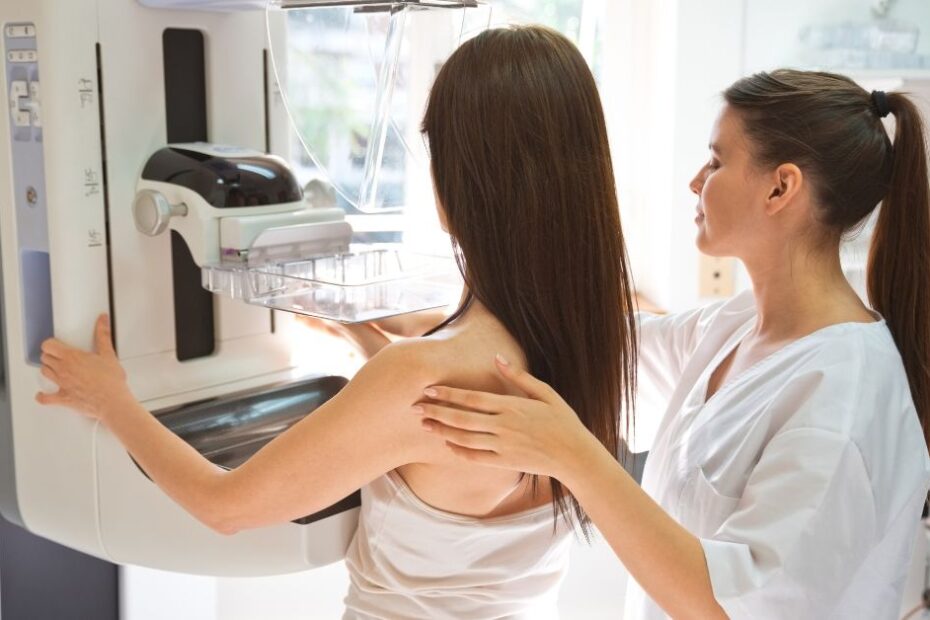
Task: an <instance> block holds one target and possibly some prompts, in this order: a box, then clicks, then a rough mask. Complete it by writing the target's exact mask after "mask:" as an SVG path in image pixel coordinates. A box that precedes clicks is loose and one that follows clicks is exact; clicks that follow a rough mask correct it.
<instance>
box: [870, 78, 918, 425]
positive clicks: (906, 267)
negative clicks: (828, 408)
mask: <svg viewBox="0 0 930 620" xmlns="http://www.w3.org/2000/svg"><path fill="white" fill-rule="evenodd" d="M885 100H886V101H887V106H888V111H890V112H891V114H893V115H894V118H895V133H894V147H893V149H892V152H891V153H890V154H889V157H890V159H891V161H892V163H891V182H890V186H889V188H888V193H887V194H886V195H885V198H884V200H883V201H882V206H881V208H880V211H879V214H878V221H877V222H876V225H875V231H874V233H873V236H872V246H871V248H870V251H869V269H868V291H869V302H870V303H871V304H872V307H873V308H875V310H877V311H878V312H880V313H881V314H882V316H884V317H885V321H886V322H887V324H888V328H889V329H890V330H891V333H892V335H893V336H894V339H895V342H896V343H897V345H898V350H899V351H900V353H901V358H902V359H903V360H904V368H905V370H906V371H907V378H908V381H909V382H910V384H911V395H912V397H913V399H914V404H915V405H916V406H917V412H918V414H919V415H920V420H921V424H922V425H923V428H924V436H925V437H927V436H928V432H927V431H928V417H930V181H928V179H927V145H926V142H925V140H924V128H923V123H922V122H921V119H920V114H919V113H918V111H917V108H916V106H914V104H913V103H912V102H911V101H910V100H909V99H908V98H907V97H906V96H904V95H902V94H900V93H888V94H887V96H886V97H885Z"/></svg>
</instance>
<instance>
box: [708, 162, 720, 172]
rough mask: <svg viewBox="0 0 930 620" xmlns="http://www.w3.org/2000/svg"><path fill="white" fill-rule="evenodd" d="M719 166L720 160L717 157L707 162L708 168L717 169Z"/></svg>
mask: <svg viewBox="0 0 930 620" xmlns="http://www.w3.org/2000/svg"><path fill="white" fill-rule="evenodd" d="M719 167H720V162H719V161H717V160H716V159H711V160H710V161H709V162H707V169H708V170H716V169H717V168H719Z"/></svg>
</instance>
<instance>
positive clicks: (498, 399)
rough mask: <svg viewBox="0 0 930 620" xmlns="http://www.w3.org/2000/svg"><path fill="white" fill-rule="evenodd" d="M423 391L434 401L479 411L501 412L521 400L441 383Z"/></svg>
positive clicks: (517, 397) (515, 397)
mask: <svg viewBox="0 0 930 620" xmlns="http://www.w3.org/2000/svg"><path fill="white" fill-rule="evenodd" d="M423 393H424V394H425V395H426V396H427V397H428V398H431V399H432V400H434V401H437V402H442V403H447V404H450V405H458V406H459V407H461V408H463V409H470V410H472V411H480V412H482V413H503V412H504V411H505V410H507V409H508V408H512V407H513V406H514V405H516V404H517V402H518V401H521V400H523V399H522V398H520V397H519V396H504V395H502V394H492V393H490V392H478V391H476V390H461V389H459V388H450V387H445V386H442V385H433V386H430V387H428V388H426V389H425V390H423Z"/></svg>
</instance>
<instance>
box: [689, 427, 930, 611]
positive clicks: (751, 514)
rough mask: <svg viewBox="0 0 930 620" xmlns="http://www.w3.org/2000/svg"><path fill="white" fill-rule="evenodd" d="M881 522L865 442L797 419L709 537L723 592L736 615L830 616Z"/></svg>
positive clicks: (711, 566)
mask: <svg viewBox="0 0 930 620" xmlns="http://www.w3.org/2000/svg"><path fill="white" fill-rule="evenodd" d="M918 510H919V509H918ZM917 518H918V514H914V515H913V519H914V522H915V523H916V520H917ZM876 527H877V525H876V506H875V500H874V497H873V492H872V486H871V482H870V479H869V475H868V471H867V468H866V465H865V462H864V460H863V457H862V454H861V452H860V451H859V449H858V447H857V446H856V444H855V443H853V442H852V441H851V440H850V439H849V438H848V437H846V436H844V435H843V434H841V433H838V432H834V431H829V430H823V429H819V428H793V429H791V430H787V431H784V432H782V433H780V434H778V435H776V436H775V437H774V438H773V439H772V440H771V442H770V443H769V444H768V446H767V447H766V449H765V451H764V452H763V454H762V456H761V458H760V461H759V463H758V464H757V465H756V467H755V468H754V469H753V471H752V473H751V474H750V476H749V479H748V481H747V484H746V486H745V489H744V491H743V494H742V496H741V497H740V499H739V503H738V504H737V507H736V510H735V512H734V513H733V514H732V515H730V517H729V518H727V519H726V521H724V523H723V524H722V525H721V526H720V528H719V529H718V530H717V532H716V533H715V534H714V535H713V536H712V537H710V538H704V539H702V540H701V544H702V546H703V548H704V554H705V557H706V560H707V568H708V570H709V572H710V578H711V583H712V585H713V589H714V595H715V596H716V598H717V601H718V602H719V603H720V605H721V606H722V607H723V608H724V610H725V611H726V612H727V614H728V615H729V616H730V617H731V618H734V619H738V618H766V617H771V612H772V610H776V609H777V610H778V615H779V617H784V618H797V619H799V618H825V617H828V616H829V615H830V612H831V610H832V609H833V607H834V606H835V605H836V601H838V600H839V598H840V596H841V595H842V593H843V591H844V589H845V588H846V587H847V585H848V584H849V583H850V581H851V580H852V578H853V575H854V574H855V572H856V570H857V569H858V567H859V566H861V564H862V562H863V561H864V559H865V557H866V556H867V554H868V552H869V550H870V548H871V545H872V544H873V541H874V540H875V538H874V537H875V534H876ZM879 527H880V526H879Z"/></svg>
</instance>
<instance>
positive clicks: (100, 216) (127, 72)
mask: <svg viewBox="0 0 930 620" xmlns="http://www.w3.org/2000/svg"><path fill="white" fill-rule="evenodd" d="M269 17H270V21H269V25H270V33H271V36H273V37H274V36H280V37H284V36H285V28H284V23H283V21H281V20H283V18H284V16H283V15H282V14H277V15H275V14H272V15H270V16H269ZM265 20H266V16H265V14H264V13H262V12H259V11H251V12H237V13H213V12H197V11H171V10H165V9H153V8H148V7H145V6H143V5H142V4H140V3H138V2H136V1H134V0H69V1H68V2H60V1H56V0H29V1H28V2H26V1H23V2H4V3H2V5H0V29H2V30H0V32H2V33H3V35H4V37H3V41H4V63H3V65H2V66H3V67H4V81H3V82H2V84H3V86H4V87H5V88H6V93H7V95H8V99H9V100H10V108H9V114H8V115H7V118H6V121H7V122H2V123H0V188H3V189H2V192H3V193H2V195H0V252H2V253H0V260H2V281H3V290H2V293H3V294H2V300H3V301H2V304H3V307H2V336H3V348H4V351H3V358H2V360H3V370H4V373H3V380H4V381H3V383H4V385H3V392H2V394H0V444H2V445H0V460H2V461H3V462H2V463H0V477H2V478H3V480H2V481H0V507H2V510H3V514H4V516H5V517H7V518H8V519H10V520H12V521H14V522H16V523H18V524H20V525H22V526H24V527H25V528H27V529H28V530H30V531H32V532H33V533H36V534H38V535H40V536H43V537H46V538H49V539H51V540H54V541H56V542H59V543H61V544H63V545H66V546H69V547H73V548H75V549H78V550H80V551H83V552H86V553H89V554H92V555H94V556H97V557H100V558H104V559H108V560H110V561H113V562H115V563H119V564H134V565H142V566H148V567H154V568H159V569H166V570H174V571H181V572H187V573H197V574H209V575H231V576H235V575H270V574H278V573H284V572H293V571H299V570H304V569H307V568H311V567H314V566H320V565H323V564H327V563H330V562H333V561H336V560H338V559H340V558H341V557H342V556H343V555H344V552H345V549H346V547H347V545H348V542H349V540H350V538H351V536H352V534H353V533H354V530H355V524H356V519H357V509H348V510H343V511H342V512H338V513H337V514H334V515H331V516H328V517H326V518H322V519H320V520H316V521H313V522H311V523H309V524H298V523H289V524H284V525H278V526H274V527H267V528H262V529H258V530H252V531H246V532H242V533H240V534H237V535H236V536H231V537H228V536H222V535H220V534H218V533H216V532H213V531H211V530H210V529H209V528H207V527H206V526H204V525H202V524H201V523H199V522H198V521H196V520H195V519H194V518H193V517H192V516H190V515H189V514H187V513H186V512H185V511H184V510H182V509H181V508H180V507H179V506H178V505H176V504H175V503H174V502H172V501H171V500H170V499H169V498H168V497H167V496H166V495H165V494H164V493H163V492H161V491H160V490H159V489H158V488H157V487H156V486H155V485H154V484H153V483H152V482H151V481H149V479H148V478H147V477H146V476H145V475H144V474H143V472H142V471H141V470H140V469H139V468H138V467H137V466H136V465H135V463H134V462H133V461H132V459H131V458H130V456H129V455H128V454H127V452H126V450H125V449H124V448H123V447H122V446H121V445H120V444H119V442H118V441H117V440H116V439H115V438H114V437H113V436H112V435H111V434H110V433H109V432H108V431H107V430H106V429H105V428H104V427H102V426H100V425H99V424H97V423H95V422H93V421H90V420H88V419H86V418H83V417H81V416H79V415H76V414H75V413H74V412H71V411H66V410H63V409H60V408H42V407H40V406H38V405H37V404H36V402H35V401H34V396H35V393H36V392H37V391H39V390H40V389H43V388H48V387H49V386H48V385H46V384H45V383H44V382H43V381H42V379H41V375H40V373H39V367H38V365H37V355H36V350H37V349H36V347H37V344H38V343H40V342H41V339H42V338H43V337H47V336H50V335H52V334H54V335H55V336H56V337H58V338H61V339H63V340H65V341H66V342H69V343H71V344H74V345H76V346H81V347H84V348H89V347H90V345H91V342H90V336H91V326H92V325H93V322H94V320H95V318H96V317H97V316H98V315H99V314H100V313H102V312H110V313H111V315H112V317H113V320H114V335H115V344H116V347H117V350H118V353H119V357H120V360H121V362H122V364H123V366H124V367H125V369H126V372H127V374H128V377H129V382H130V385H131V388H132V390H133V392H134V394H135V395H136V397H137V398H138V399H139V400H140V401H141V402H142V403H143V404H144V405H145V406H146V407H148V408H149V409H150V410H152V411H156V412H157V411H160V410H164V409H168V408H177V407H179V406H183V405H185V404H187V403H196V402H199V401H203V400H205V399H211V398H216V397H220V396H224V395H228V394H229V393H231V392H234V391H239V390H245V389H248V388H250V387H259V386H265V385H269V384H273V383H276V382H280V381H292V380H294V378H295V369H294V367H293V366H292V363H291V352H290V349H289V340H290V337H289V333H290V332H291V330H292V329H293V328H294V319H293V317H292V316H291V315H288V314H286V313H280V312H272V311H270V310H268V309H263V308H258V307H253V306H248V305H245V304H242V303H241V302H236V301H233V300H229V299H224V298H221V297H217V298H215V308H214V313H213V314H214V319H215V349H214V350H213V351H212V353H210V354H209V355H206V356H202V357H198V358H196V359H189V360H186V361H179V359H178V355H177V351H176V326H175V321H174V320H173V318H172V317H174V316H175V315H176V314H175V312H176V309H175V308H174V301H173V281H172V255H171V249H170V243H169V241H168V235H161V236H155V237H149V236H146V235H144V234H142V233H140V232H139V231H138V230H137V229H136V226H135V222H134V218H133V209H132V205H133V200H134V197H135V195H136V191H137V183H139V179H140V173H141V171H142V168H143V166H144V165H145V163H146V161H147V159H148V158H149V156H150V155H151V154H152V153H154V152H156V151H157V150H158V149H160V148H162V147H164V146H165V145H166V144H167V143H168V142H169V136H168V135H167V134H166V93H165V83H164V82H165V80H164V79H163V76H164V75H165V67H164V61H163V58H164V56H163V52H164V44H165V39H164V33H165V32H166V30H169V29H184V30H192V31H197V32H199V33H201V35H202V36H203V45H204V55H205V67H206V71H205V90H206V119H207V133H208V134H209V136H208V138H209V139H210V140H211V141H215V142H223V143H229V144H236V145H241V146H243V147H247V148H251V149H255V150H256V151H261V152H270V153H278V154H279V155H285V154H286V153H287V149H288V119H287V116H286V111H285V110H284V107H283V105H282V102H281V101H280V96H279V90H278V88H277V86H276V85H275V84H274V83H273V82H274V80H273V78H272V77H270V76H271V72H270V71H269V69H268V66H267V64H268V59H267V54H266V21H265ZM27 51H28V52H31V53H27ZM278 69H279V70H281V69H282V67H281V66H280V64H279V67H278ZM24 71H25V73H23V72H24ZM14 78H16V79H14ZM14 82H26V83H27V84H28V88H27V91H26V94H28V95H32V96H31V97H24V96H23V93H22V92H21V90H22V85H21V84H14ZM262 84H265V88H264V89H263V88H262V87H261V86H262ZM40 85H41V97H40V96H39V93H40ZM24 112H25V114H24ZM143 185H144V184H143ZM157 189H159V190H160V191H163V192H166V193H168V194H169V195H170V194H171V192H172V191H175V190H174V189H173V188H171V187H160V188H157ZM172 198H173V199H176V200H178V201H181V202H183V201H185V200H190V199H191V197H190V196H172ZM292 207H293V205H291V206H287V207H285V208H283V209H281V211H293V210H294V209H293V208H292ZM230 215H232V214H230ZM181 219H182V218H173V219H172V224H171V225H172V227H177V228H183V227H184V226H203V225H204V221H203V220H198V219H197V218H193V217H192V218H183V222H182V221H181ZM214 223H215V222H214ZM210 226H213V224H210ZM46 227H47V228H46ZM210 230H211V231H212V230H214V229H213V228H211V229H210ZM215 230H216V231H217V234H218V230H219V228H218V227H217V228H216V229H215ZM200 232H201V233H203V231H200ZM239 232H241V231H239ZM230 234H233V232H231V233H230ZM184 236H185V238H186V239H188V240H190V239H194V238H196V237H197V235H196V234H193V233H191V234H185V235H184ZM201 236H202V238H208V237H209V235H201ZM191 250H193V251H194V252H195V253H196V254H197V255H198V256H200V257H202V258H203V259H204V260H206V259H208V258H210V251H211V250H209V249H208V248H207V247H206V246H204V247H199V248H198V247H196V244H195V245H194V247H191ZM27 261H29V264H28V265H27ZM36 274H38V276H36ZM43 287H44V288H43ZM45 289H47V294H46V295H44V296H43V295H41V294H39V295H38V297H37V294H36V293H32V292H30V291H33V290H37V291H39V292H40V293H41V292H42V291H43V290H45ZM43 312H45V313H46V314H47V315H48V317H47V318H43Z"/></svg>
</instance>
